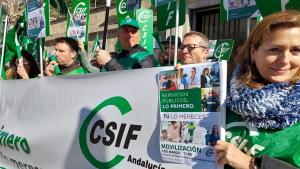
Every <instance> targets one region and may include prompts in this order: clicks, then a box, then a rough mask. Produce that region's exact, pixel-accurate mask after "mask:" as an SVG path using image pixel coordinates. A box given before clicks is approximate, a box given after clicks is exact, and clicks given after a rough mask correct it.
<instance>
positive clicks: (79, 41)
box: [77, 40, 85, 51]
mask: <svg viewBox="0 0 300 169" xmlns="http://www.w3.org/2000/svg"><path fill="white" fill-rule="evenodd" d="M77 43H78V46H79V48H80V50H81V51H85V49H84V44H83V42H82V41H81V40H77Z"/></svg>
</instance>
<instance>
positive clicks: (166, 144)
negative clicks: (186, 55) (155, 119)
mask: <svg viewBox="0 0 300 169" xmlns="http://www.w3.org/2000/svg"><path fill="white" fill-rule="evenodd" d="M225 65H226V64H224V63H223V62H213V63H204V64H197V65H187V66H183V67H182V68H180V69H179V70H164V71H161V72H160V73H159V76H158V78H159V79H158V82H159V90H160V95H159V96H160V98H159V101H160V118H161V125H160V127H161V128H160V129H161V136H160V152H161V155H162V158H163V159H164V160H166V161H171V162H178V163H183V164H187V165H192V166H193V165H195V164H197V165H199V166H201V167H202V168H218V166H217V165H216V163H215V155H214V145H215V144H216V142H217V140H220V139H221V138H222V137H223V136H222V135H221V130H223V128H224V123H225V119H224V114H225V108H224V107H223V106H224V104H223V103H224V100H225V96H226V82H225V79H224V77H226V76H224V74H223V73H224V71H220V70H221V69H224V66H225ZM225 67H226V66H225ZM221 105H222V106H221Z"/></svg>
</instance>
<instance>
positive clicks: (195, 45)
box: [180, 44, 207, 51]
mask: <svg viewBox="0 0 300 169" xmlns="http://www.w3.org/2000/svg"><path fill="white" fill-rule="evenodd" d="M185 48H187V50H188V51H192V50H194V49H195V48H204V49H206V48H207V47H205V46H202V45H197V44H186V45H181V47H180V49H181V51H183V50H184V49H185Z"/></svg>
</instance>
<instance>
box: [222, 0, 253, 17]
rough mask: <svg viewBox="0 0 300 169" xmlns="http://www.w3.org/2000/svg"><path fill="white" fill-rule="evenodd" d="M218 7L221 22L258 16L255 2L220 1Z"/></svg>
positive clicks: (251, 0)
mask: <svg viewBox="0 0 300 169" xmlns="http://www.w3.org/2000/svg"><path fill="white" fill-rule="evenodd" d="M220 5H221V6H220V19H221V21H229V20H233V19H241V18H248V17H257V16H259V11H258V9H257V7H256V3H255V0H221V1H220Z"/></svg>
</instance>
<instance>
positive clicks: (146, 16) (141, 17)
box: [138, 11, 151, 23]
mask: <svg viewBox="0 0 300 169" xmlns="http://www.w3.org/2000/svg"><path fill="white" fill-rule="evenodd" d="M150 18H151V13H150V11H142V12H141V13H140V14H139V16H138V21H139V22H140V23H145V22H147V21H148V20H149V19H150Z"/></svg>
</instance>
